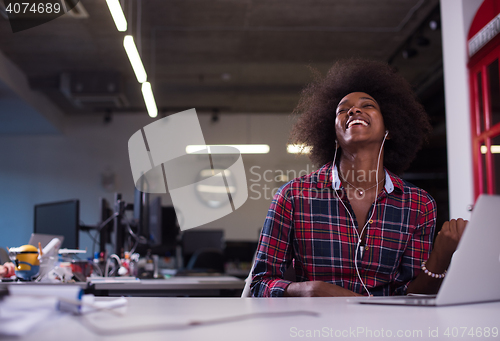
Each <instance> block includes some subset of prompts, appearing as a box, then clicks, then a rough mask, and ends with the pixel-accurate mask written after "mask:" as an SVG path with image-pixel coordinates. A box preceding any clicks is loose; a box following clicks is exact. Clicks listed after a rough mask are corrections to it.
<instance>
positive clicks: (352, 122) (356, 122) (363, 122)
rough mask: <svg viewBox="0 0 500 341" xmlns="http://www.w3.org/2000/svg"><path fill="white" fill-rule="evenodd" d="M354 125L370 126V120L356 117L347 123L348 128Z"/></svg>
mask: <svg viewBox="0 0 500 341" xmlns="http://www.w3.org/2000/svg"><path fill="white" fill-rule="evenodd" d="M354 125H362V126H363V127H368V122H366V121H364V120H360V119H354V120H352V121H349V122H348V123H347V129H349V128H351V127H352V126H354Z"/></svg>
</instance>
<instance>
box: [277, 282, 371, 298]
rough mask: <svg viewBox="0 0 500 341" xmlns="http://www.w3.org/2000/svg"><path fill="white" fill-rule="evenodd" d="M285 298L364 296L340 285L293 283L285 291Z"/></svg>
mask: <svg viewBox="0 0 500 341" xmlns="http://www.w3.org/2000/svg"><path fill="white" fill-rule="evenodd" d="M285 296H294V297H339V296H363V295H360V294H356V293H355V292H352V291H351V290H347V289H344V288H342V287H339V286H338V285H335V284H331V283H327V282H323V281H309V282H293V283H290V285H289V286H288V287H287V288H286V289H285Z"/></svg>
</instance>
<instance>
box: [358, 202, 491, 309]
mask: <svg viewBox="0 0 500 341" xmlns="http://www.w3.org/2000/svg"><path fill="white" fill-rule="evenodd" d="M499 283H500V195H485V194H483V195H481V196H480V197H479V198H478V200H477V202H476V205H475V206H474V210H473V212H472V216H471V219H470V221H469V223H468V224H467V227H466V228H465V231H464V233H463V235H462V238H461V239H460V242H459V244H458V247H457V250H456V251H455V253H454V254H453V257H452V260H451V263H450V266H449V268H448V272H447V273H446V276H445V278H444V279H443V283H442V284H441V287H440V288H439V291H438V293H437V295H434V296H432V295H415V296H390V297H387V296H386V297H369V298H366V299H365V300H363V301H359V300H356V301H355V300H352V301H353V302H358V303H362V304H384V305H387V304H390V305H420V306H443V305H454V304H466V303H478V302H491V301H500V286H499V285H498V284H499Z"/></svg>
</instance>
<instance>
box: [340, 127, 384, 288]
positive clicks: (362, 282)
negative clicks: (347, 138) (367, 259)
mask: <svg viewBox="0 0 500 341" xmlns="http://www.w3.org/2000/svg"><path fill="white" fill-rule="evenodd" d="M387 134H388V131H386V132H385V136H384V140H383V141H382V144H381V145H380V150H379V152H378V158H377V172H376V173H375V180H376V181H377V187H376V192H375V200H374V202H373V209H372V213H371V215H370V218H368V219H367V220H366V223H365V226H363V229H362V230H361V233H359V232H358V230H357V229H356V226H355V224H354V219H353V217H352V215H351V212H350V211H349V210H348V209H347V206H346V205H345V204H344V202H343V201H342V200H341V199H340V197H339V195H338V193H337V191H336V190H335V188H333V191H334V192H335V195H336V196H337V199H338V200H339V201H340V203H341V204H342V206H344V208H345V210H346V211H347V213H348V214H349V218H350V219H351V223H352V226H353V227H354V231H355V232H356V235H357V236H358V243H357V245H356V252H355V253H354V268H355V269H356V274H357V275H358V278H359V281H360V282H361V284H362V285H363V288H364V289H365V291H366V292H367V293H368V296H371V293H370V290H368V288H367V287H366V285H365V282H364V281H363V279H362V278H361V275H360V273H359V269H358V251H359V248H360V246H361V237H362V236H363V232H364V231H365V228H366V227H367V226H368V224H369V222H370V220H371V219H372V218H373V214H374V213H375V207H376V204H377V197H378V188H379V180H378V171H379V169H380V156H381V155H382V148H383V146H384V143H385V140H386V138H387ZM335 145H336V146H337V141H335ZM337 149H338V148H337V147H336V148H335V155H334V157H333V163H332V169H333V167H335V160H336V158H337ZM339 172H340V169H339ZM332 176H333V172H332ZM333 186H334V185H333V181H332V187H333ZM362 252H363V251H362Z"/></svg>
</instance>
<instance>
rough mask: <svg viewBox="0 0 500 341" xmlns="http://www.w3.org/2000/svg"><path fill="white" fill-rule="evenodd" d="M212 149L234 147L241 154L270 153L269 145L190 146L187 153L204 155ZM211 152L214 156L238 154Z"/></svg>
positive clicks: (187, 147)
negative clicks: (207, 150)
mask: <svg viewBox="0 0 500 341" xmlns="http://www.w3.org/2000/svg"><path fill="white" fill-rule="evenodd" d="M207 147H208V148H210V147H233V148H236V149H238V150H239V151H240V153H241V154H267V153H269V150H270V148H269V145H267V144H212V145H206V146H204V145H189V146H186V153H187V154H204V153H205V152H203V153H200V151H201V150H204V149H207ZM209 152H210V153H212V154H236V152H234V153H228V152H226V151H217V150H216V149H215V150H210V149H209Z"/></svg>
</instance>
